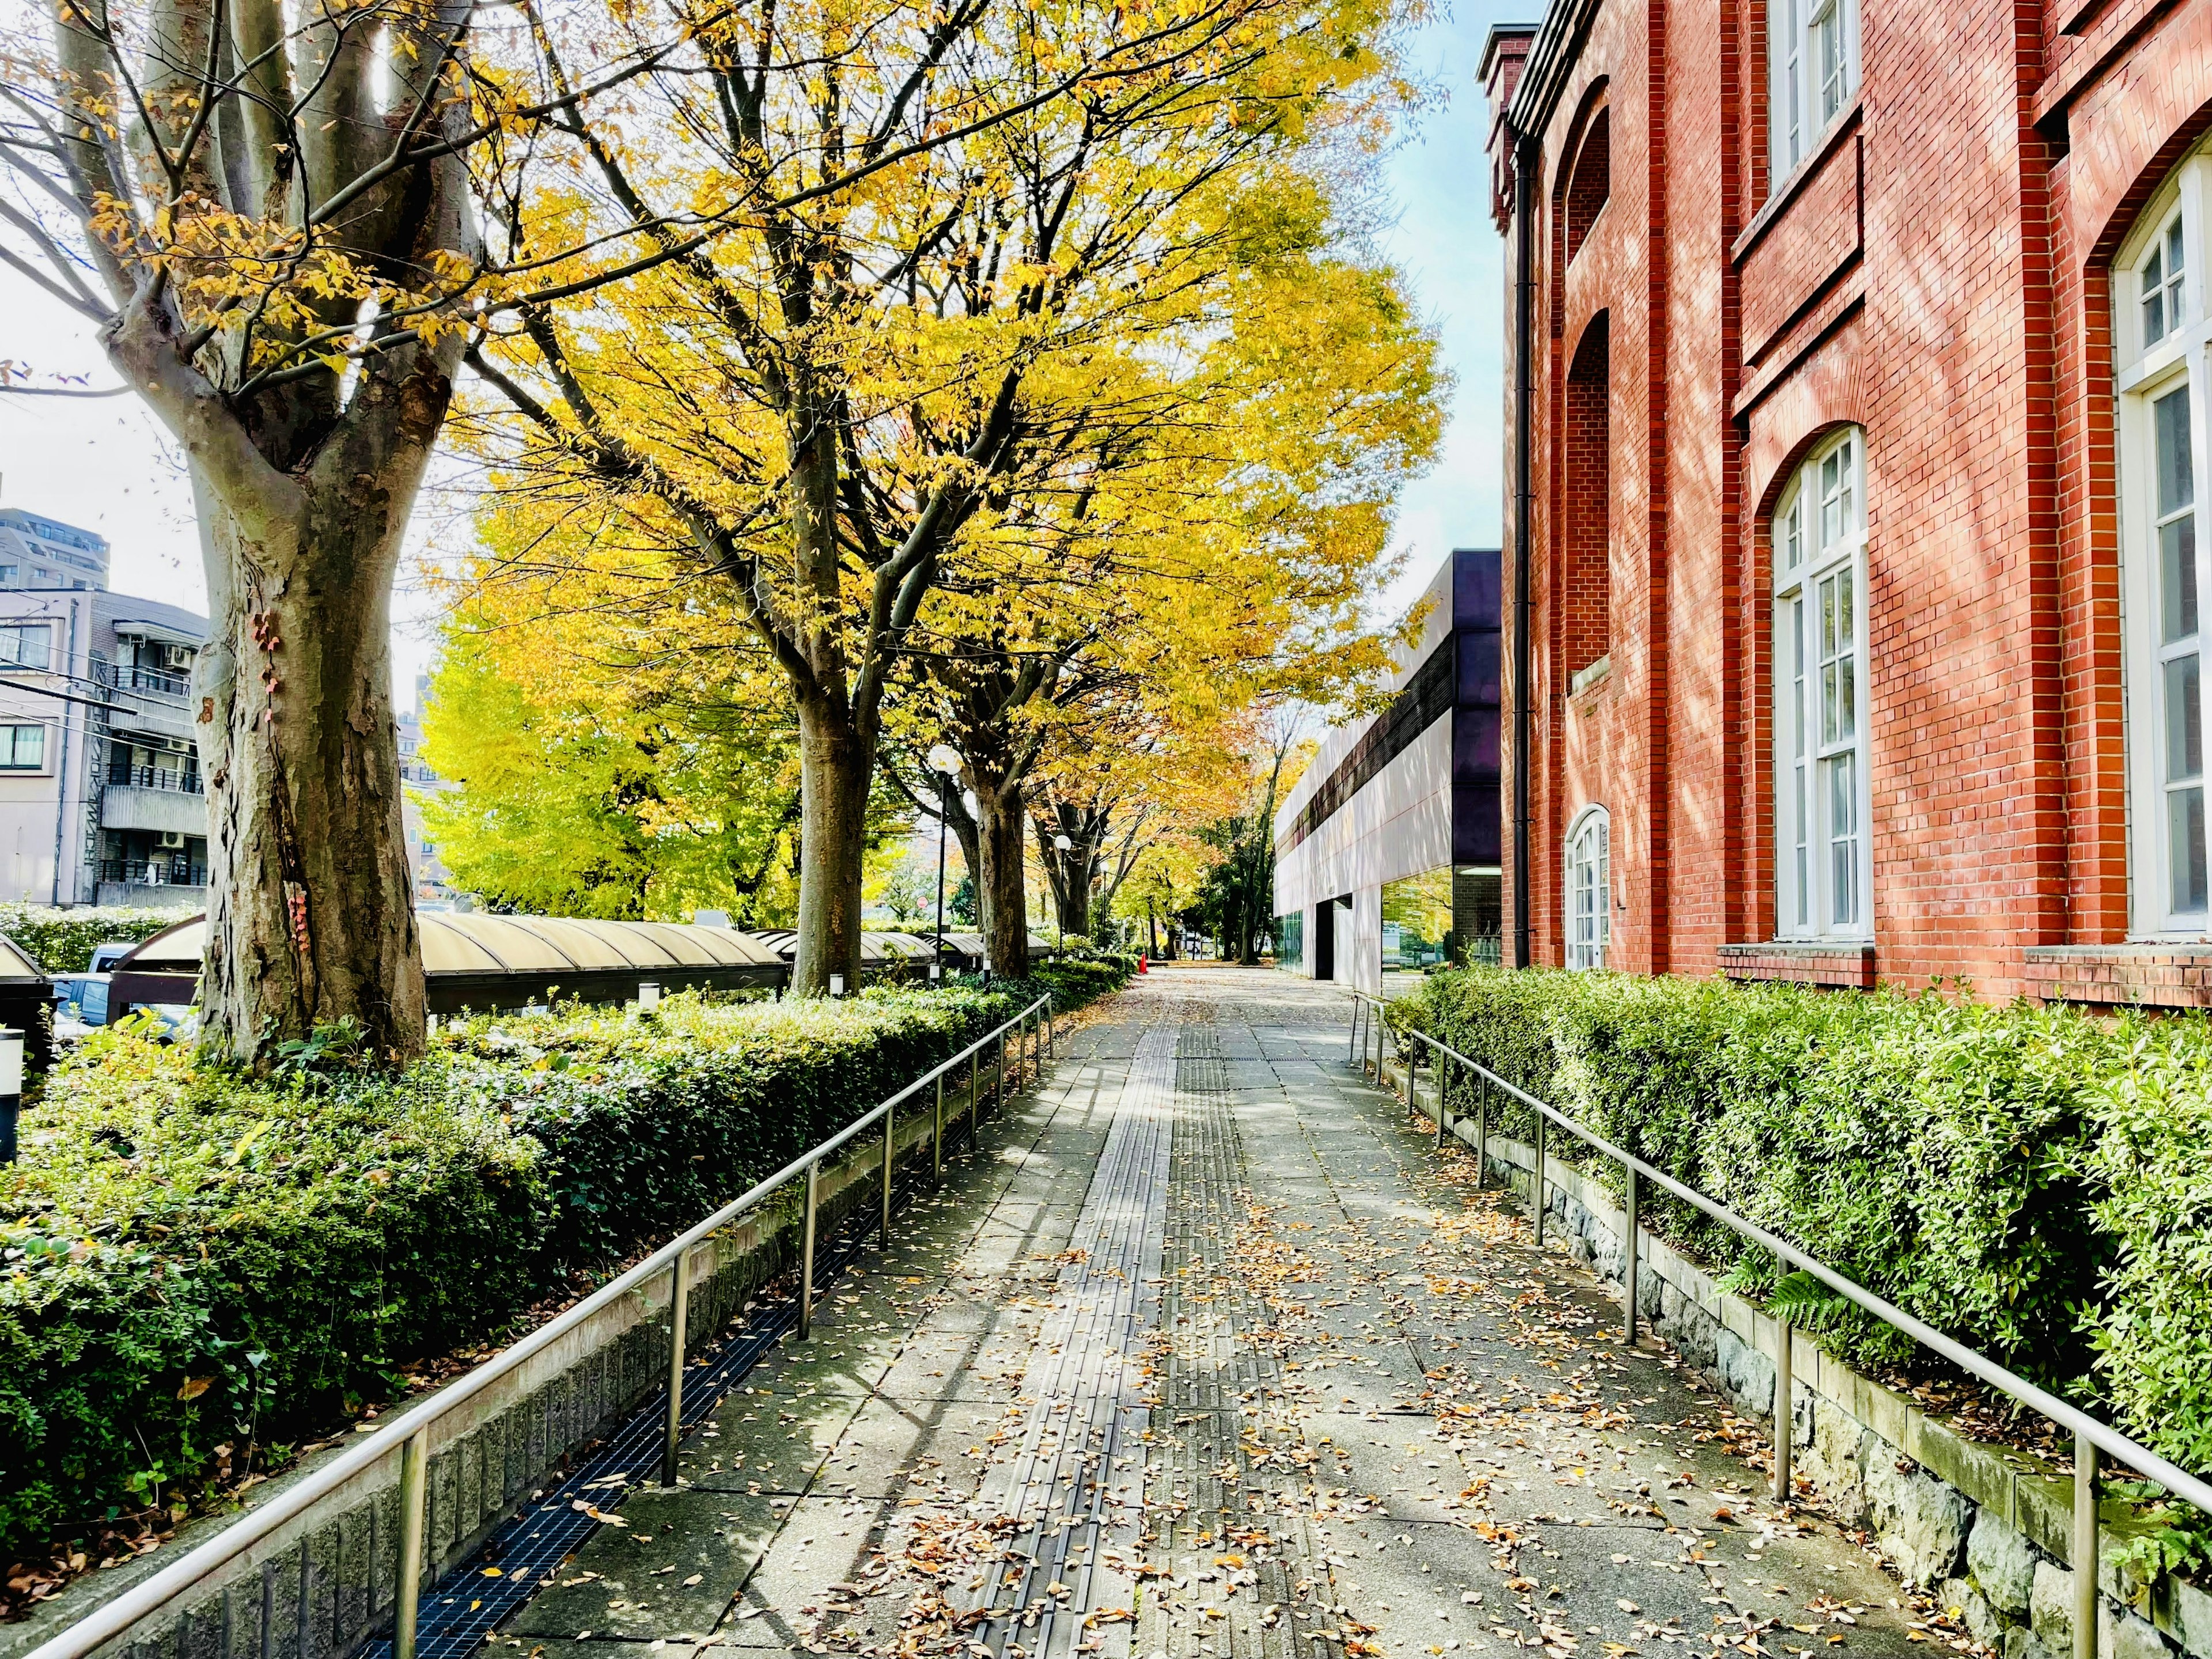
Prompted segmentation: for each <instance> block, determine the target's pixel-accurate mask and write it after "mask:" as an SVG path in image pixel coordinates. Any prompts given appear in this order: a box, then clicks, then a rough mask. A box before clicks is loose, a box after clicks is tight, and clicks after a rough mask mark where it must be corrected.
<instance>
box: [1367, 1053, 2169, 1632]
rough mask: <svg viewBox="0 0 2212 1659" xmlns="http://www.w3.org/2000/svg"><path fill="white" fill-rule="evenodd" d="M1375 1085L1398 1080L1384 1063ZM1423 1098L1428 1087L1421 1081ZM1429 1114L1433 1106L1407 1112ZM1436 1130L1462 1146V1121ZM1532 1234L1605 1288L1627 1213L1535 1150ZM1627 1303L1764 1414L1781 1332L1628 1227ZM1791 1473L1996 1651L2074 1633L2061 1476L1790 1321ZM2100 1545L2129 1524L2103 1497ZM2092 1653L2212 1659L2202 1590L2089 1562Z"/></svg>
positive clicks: (1518, 1177) (1465, 1130)
mask: <svg viewBox="0 0 2212 1659" xmlns="http://www.w3.org/2000/svg"><path fill="white" fill-rule="evenodd" d="M1388 1074H1389V1078H1390V1079H1391V1080H1392V1082H1394V1083H1395V1084H1397V1085H1401V1087H1402V1084H1403V1080H1404V1074H1403V1073H1402V1071H1401V1070H1400V1069H1399V1067H1398V1066H1396V1065H1395V1063H1394V1064H1393V1065H1392V1066H1390V1067H1389V1073H1388ZM1424 1092H1425V1093H1427V1092H1431V1091H1424ZM1419 1109H1420V1111H1421V1112H1422V1113H1423V1115H1426V1116H1428V1117H1429V1118H1430V1119H1431V1121H1433V1119H1434V1117H1435V1107H1434V1104H1433V1103H1432V1102H1431V1101H1430V1100H1427V1099H1424V1100H1423V1102H1422V1103H1421V1104H1420V1107H1419ZM1451 1127H1452V1133H1454V1134H1455V1135H1456V1136H1457V1137H1458V1138H1459V1139H1461V1140H1462V1141H1464V1142H1466V1143H1467V1144H1468V1146H1473V1145H1474V1140H1475V1128H1476V1126H1475V1122H1474V1119H1472V1118H1462V1119H1455V1121H1454V1122H1453V1123H1452V1126H1451ZM1487 1153H1488V1156H1487V1158H1486V1169H1487V1170H1488V1171H1489V1172H1490V1174H1491V1175H1492V1176H1495V1177H1498V1178H1501V1179H1503V1180H1504V1181H1506V1182H1508V1183H1509V1184H1510V1185H1511V1187H1512V1188H1513V1189H1514V1190H1515V1191H1516V1192H1517V1193H1519V1194H1521V1196H1522V1200H1523V1201H1524V1202H1526V1201H1527V1200H1528V1192H1529V1189H1530V1188H1531V1186H1532V1185H1533V1183H1534V1170H1535V1164H1536V1157H1535V1152H1534V1148H1533V1147H1530V1146H1525V1145H1523V1144H1522V1143H1521V1142H1520V1141H1517V1140H1509V1139H1504V1137H1502V1136H1499V1135H1497V1134H1494V1133H1493V1134H1492V1135H1491V1136H1490V1138H1489V1143H1488V1147H1487ZM1544 1187H1545V1200H1546V1206H1547V1217H1548V1218H1549V1219H1547V1224H1546V1225H1547V1231H1552V1232H1556V1233H1557V1234H1558V1235H1559V1237H1563V1238H1564V1239H1565V1240H1566V1241H1567V1245H1568V1249H1570V1250H1571V1252H1572V1253H1573V1255H1575V1256H1576V1258H1577V1260H1578V1261H1583V1262H1584V1263H1585V1264H1587V1265H1589V1267H1593V1268H1594V1269H1595V1270H1596V1271H1597V1272H1598V1273H1601V1274H1602V1275H1604V1276H1605V1277H1606V1278H1607V1279H1611V1280H1613V1283H1614V1285H1616V1286H1618V1285H1619V1284H1620V1278H1621V1267H1622V1249H1621V1239H1622V1236H1623V1231H1624V1228H1625V1225H1626V1218H1625V1217H1624V1215H1623V1214H1622V1212H1621V1211H1620V1208H1619V1206H1617V1204H1616V1202H1615V1200H1614V1199H1613V1194H1612V1193H1611V1192H1610V1191H1609V1190H1608V1189H1607V1188H1606V1187H1605V1186H1603V1185H1602V1184H1601V1183H1600V1182H1598V1181H1596V1180H1595V1179H1593V1178H1592V1177H1591V1176H1588V1175H1585V1174H1583V1172H1582V1171H1581V1170H1578V1169H1577V1168H1575V1167H1573V1166H1572V1165H1570V1164H1563V1163H1561V1162H1560V1161H1559V1158H1557V1157H1556V1156H1552V1157H1548V1158H1547V1160H1546V1169H1545V1181H1544ZM1637 1237H1638V1246H1637V1260H1638V1275H1637V1282H1638V1295H1637V1300H1638V1304H1639V1309H1638V1311H1639V1312H1640V1313H1642V1314H1643V1315H1644V1317H1645V1318H1646V1319H1647V1320H1649V1321H1650V1327H1649V1328H1650V1330H1651V1331H1652V1332H1653V1333H1654V1334H1656V1335H1658V1336H1659V1337H1661V1338H1662V1339H1663V1340H1666V1341H1667V1342H1668V1343H1670V1344H1672V1345H1673V1346H1674V1348H1675V1349H1676V1350H1677V1351H1679V1352H1680V1353H1681V1354H1682V1356H1683V1357H1684V1358H1686V1359H1687V1360H1689V1361H1690V1363H1691V1364H1693V1365H1695V1366H1697V1367H1698V1368H1699V1370H1702V1371H1704V1372H1705V1373H1706V1374H1707V1375H1708V1376H1710V1377H1711V1380H1712V1381H1713V1382H1714V1383H1715V1384H1716V1385H1717V1387H1718V1388H1719V1389H1721V1390H1722V1392H1723V1394H1724V1395H1726V1396H1727V1397H1728V1398H1729V1400H1730V1401H1732V1402H1734V1404H1735V1406H1736V1407H1738V1408H1739V1409H1741V1410H1742V1411H1744V1412H1747V1413H1752V1414H1753V1415H1757V1416H1760V1417H1771V1415H1772V1413H1773V1409H1774V1379H1775V1365H1774V1358H1773V1356H1774V1355H1775V1354H1776V1353H1777V1352H1779V1348H1778V1340H1779V1332H1780V1326H1779V1324H1778V1322H1777V1321H1775V1320H1774V1319H1772V1318H1771V1317H1769V1316H1767V1315H1765V1314H1764V1313H1761V1312H1760V1311H1759V1310H1758V1309H1757V1308H1755V1307H1753V1305H1752V1304H1750V1303H1748V1302H1746V1301H1745V1300H1743V1299H1742V1298H1741V1297H1736V1296H1733V1295H1731V1294H1729V1292H1728V1291H1723V1290H1721V1289H1720V1288H1718V1286H1717V1285H1716V1284H1715V1282H1714V1279H1713V1277H1712V1275H1711V1274H1710V1273H1707V1272H1706V1271H1705V1269H1704V1268H1703V1267H1700V1266H1699V1265H1698V1264H1697V1263H1696V1262H1694V1261H1692V1260H1690V1259H1689V1258H1688V1257H1686V1256H1685V1255H1682V1254H1681V1253H1680V1251H1678V1250H1676V1249H1674V1248H1673V1247H1672V1246H1670V1245H1669V1244H1668V1243H1667V1242H1666V1241H1665V1240H1664V1239H1662V1238H1659V1237H1655V1236H1654V1235H1653V1234H1652V1233H1651V1232H1650V1230H1649V1229H1648V1228H1644V1227H1641V1226H1639V1227H1638V1230H1637ZM1790 1369H1791V1373H1792V1377H1793V1382H1794V1384H1795V1386H1794V1387H1793V1388H1792V1389H1791V1393H1790V1444H1791V1446H1792V1448H1793V1450H1792V1458H1793V1468H1795V1470H1796V1473H1797V1474H1799V1475H1800V1476H1802V1477H1803V1478H1806V1479H1808V1480H1811V1481H1812V1483H1813V1485H1814V1487H1815V1488H1816V1489H1817V1490H1818V1491H1819V1492H1820V1493H1821V1495H1822V1496H1823V1497H1824V1498H1826V1500H1827V1502H1828V1503H1829V1504H1830V1505H1831V1506H1832V1508H1833V1509H1834V1510H1835V1511H1836V1513H1837V1515H1838V1517H1839V1518H1840V1519H1841V1520H1843V1521H1844V1522H1845V1524H1847V1525H1849V1526H1850V1527H1852V1528H1856V1529H1860V1530H1863V1531H1864V1532H1866V1533H1867V1534H1869V1536H1870V1537H1872V1538H1873V1540H1874V1541H1875V1546H1876V1547H1878V1548H1879V1549H1880V1550H1881V1553H1882V1555H1883V1557H1884V1558H1885V1559H1887V1561H1888V1562H1889V1563H1890V1565H1892V1566H1893V1567H1894V1568H1895V1569H1896V1571H1898V1573H1899V1576H1900V1577H1903V1578H1905V1580H1906V1581H1908V1582H1909V1583H1914V1584H1917V1585H1922V1586H1924V1587H1925V1588H1927V1589H1930V1590H1932V1591H1935V1592H1936V1595H1937V1596H1938V1599H1939V1600H1940V1601H1942V1604H1943V1606H1944V1607H1947V1608H1951V1607H1955V1608H1957V1609H1958V1610H1959V1613H1960V1617H1961V1618H1962V1619H1963V1620H1964V1621H1965V1623H1966V1626H1967V1628H1968V1629H1969V1630H1971V1631H1972V1632H1973V1634H1974V1636H1975V1637H1976V1638H1977V1639H1978V1640H1980V1641H1982V1642H1984V1643H1987V1644H1989V1645H1990V1646H1991V1647H1992V1648H1995V1649H1996V1650H1998V1651H1999V1652H2000V1653H2001V1654H2002V1656H2003V1659H2070V1656H2071V1654H2072V1652H2073V1644H2074V1613H2073V1608H2074V1574H2073V1571H2072V1569H2071V1561H2070V1557H2071V1555H2072V1542H2073V1512H2074V1508H2073V1506H2074V1480H2073V1476H2072V1474H2070V1473H2068V1474H2059V1473H2057V1471H2056V1470H2055V1469H2054V1468H2053V1467H2052V1466H2051V1464H2050V1463H2049V1462H2046V1461H2045V1460H2044V1459H2042V1458H2039V1457H2037V1456H2035V1455H2033V1454H2031V1453H2028V1452H2026V1451H2023V1450H2021V1449H2018V1448H2015V1447H2011V1446H2002V1445H1994V1444H1991V1443H1989V1442H1987V1441H1983V1440H1972V1439H1969V1438H1967V1437H1965V1436H1964V1435H1961V1434H1960V1433H1959V1432H1958V1431H1955V1430H1954V1429H1953V1428H1951V1427H1949V1426H1948V1425H1947V1424H1945V1423H1943V1422H1942V1421H1941V1420H1939V1419H1936V1418H1932V1417H1930V1416H1929V1415H1928V1414H1927V1413H1925V1412H1923V1410H1922V1409H1921V1408H1920V1407H1918V1406H1917V1405H1916V1404H1915V1403H1914V1402H1913V1401H1911V1400H1910V1399H1908V1398H1906V1397H1905V1395H1900V1394H1899V1393H1897V1392H1896V1391H1895V1390H1894V1389H1888V1388H1886V1387H1884V1386H1883V1385H1882V1384H1881V1383H1876V1382H1874V1381H1873V1380H1872V1379H1870V1378H1868V1377H1865V1376H1860V1375H1859V1374H1858V1373H1857V1371H1855V1370H1851V1369H1850V1367H1849V1366H1847V1365H1845V1364H1843V1363H1842V1362H1841V1361H1839V1360H1838V1359H1836V1358H1834V1357H1833V1356H1832V1355H1831V1354H1829V1353H1827V1352H1825V1351H1823V1350H1822V1349H1821V1348H1820V1346H1819V1345H1818V1344H1817V1343H1816V1342H1815V1341H1814V1340H1813V1339H1812V1338H1811V1337H1809V1336H1808V1335H1807V1334H1805V1333H1804V1332H1803V1331H1796V1332H1794V1333H1793V1336H1792V1343H1791V1347H1790ZM2141 1529H2142V1523H2141V1522H2139V1521H2138V1520H2137V1519H2136V1516H2135V1515H2134V1513H2133V1511H2132V1510H2131V1509H2130V1506H2129V1505H2127V1504H2124V1503H2118V1502H2113V1501H2107V1502H2106V1504H2103V1505H2102V1511H2101V1514H2100V1541H2101V1542H2100V1550H2099V1554H2100V1558H2101V1557H2103V1556H2106V1555H2109V1554H2110V1553H2112V1548H2113V1547H2114V1546H2116V1545H2118V1544H2119V1543H2121V1542H2123V1541H2124V1540H2125V1539H2126V1538H2127V1537H2128V1536H2129V1535H2130V1534H2131V1533H2134V1532H2137V1531H2140V1530H2141ZM2098 1578H2099V1583H2100V1587H2101V1588H2102V1589H2103V1591H2104V1596H2103V1599H2102V1601H2100V1610H2101V1615H2102V1616H2101V1617H2100V1620H2099V1622H2098V1633H2097V1643H2098V1651H2099V1653H2100V1656H2102V1659H2174V1656H2176V1655H2177V1654H2189V1655H2192V1656H2196V1659H2212V1595H2208V1594H2207V1593H2206V1592H2205V1591H2204V1590H2203V1589H2200V1588H2198V1587H2197V1585H2195V1584H2192V1583H2189V1582H2188V1581H2186V1580H2184V1579H2179V1578H2175V1577H2170V1576H2169V1577H2161V1578H2160V1579H2158V1580H2157V1581H2155V1582H2154V1583H2143V1582H2142V1581H2140V1580H2137V1579H2136V1578H2134V1577H2130V1576H2126V1575H2124V1574H2122V1573H2121V1572H2120V1571H2119V1570H2118V1568H2116V1567H2114V1566H2112V1565H2110V1564H2109V1563H2106V1564H2104V1565H2101V1566H2100V1569H2099V1571H2098Z"/></svg>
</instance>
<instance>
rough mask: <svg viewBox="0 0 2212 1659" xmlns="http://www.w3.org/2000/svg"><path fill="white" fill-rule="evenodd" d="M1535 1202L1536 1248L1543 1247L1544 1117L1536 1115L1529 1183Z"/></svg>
mask: <svg viewBox="0 0 2212 1659" xmlns="http://www.w3.org/2000/svg"><path fill="white" fill-rule="evenodd" d="M1529 1190H1530V1192H1531V1193H1532V1194H1534V1197H1535V1200H1536V1248H1537V1249H1543V1247H1544V1115H1543V1114H1542V1113H1541V1112H1539V1113H1537V1114H1536V1179H1535V1180H1534V1182H1531V1183H1530V1186H1529Z"/></svg>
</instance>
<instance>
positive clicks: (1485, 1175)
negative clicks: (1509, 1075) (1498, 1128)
mask: <svg viewBox="0 0 2212 1659" xmlns="http://www.w3.org/2000/svg"><path fill="white" fill-rule="evenodd" d="M1489 1179H1490V1079H1488V1078H1486V1077H1485V1076H1483V1074H1482V1073H1480V1072H1477V1073H1475V1074H1474V1190H1475V1191H1477V1192H1478V1193H1479V1192H1480V1191H1481V1190H1482V1188H1483V1183H1484V1182H1487V1181H1488V1180H1489Z"/></svg>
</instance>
